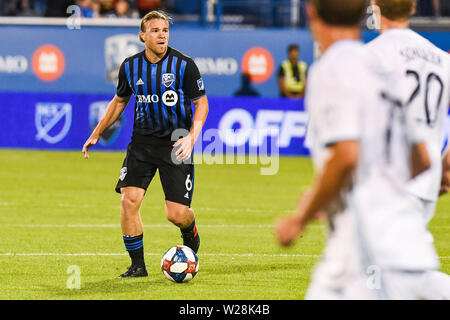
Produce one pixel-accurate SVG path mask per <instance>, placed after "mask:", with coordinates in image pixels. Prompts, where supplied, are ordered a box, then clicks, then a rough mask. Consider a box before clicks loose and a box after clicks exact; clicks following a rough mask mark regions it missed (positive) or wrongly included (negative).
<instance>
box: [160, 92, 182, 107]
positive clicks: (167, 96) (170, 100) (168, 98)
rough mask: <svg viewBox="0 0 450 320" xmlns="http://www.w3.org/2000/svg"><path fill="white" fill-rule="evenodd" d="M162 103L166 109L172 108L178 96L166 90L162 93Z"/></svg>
mask: <svg viewBox="0 0 450 320" xmlns="http://www.w3.org/2000/svg"><path fill="white" fill-rule="evenodd" d="M162 101H163V102H164V104H165V105H166V106H168V107H173V106H174V105H176V104H177V102H178V94H177V93H176V92H175V91H173V90H168V91H166V92H164V93H163V95H162Z"/></svg>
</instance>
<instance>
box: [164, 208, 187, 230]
mask: <svg viewBox="0 0 450 320" xmlns="http://www.w3.org/2000/svg"><path fill="white" fill-rule="evenodd" d="M187 211H188V208H186V207H176V208H168V207H167V206H166V216H167V219H168V220H169V221H170V222H172V223H173V224H174V225H176V226H180V225H183V224H184V223H185V221H186V217H187Z"/></svg>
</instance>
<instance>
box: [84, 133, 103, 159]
mask: <svg viewBox="0 0 450 320" xmlns="http://www.w3.org/2000/svg"><path fill="white" fill-rule="evenodd" d="M98 139H99V137H95V136H94V137H93V136H90V137H89V139H87V140H86V142H85V143H84V146H83V150H81V152H83V154H84V158H85V159H88V158H89V154H88V149H89V148H90V147H92V146H93V145H94V144H96V143H97V142H98Z"/></svg>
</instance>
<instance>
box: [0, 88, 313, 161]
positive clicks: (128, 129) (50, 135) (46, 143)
mask: <svg viewBox="0 0 450 320" xmlns="http://www.w3.org/2000/svg"><path fill="white" fill-rule="evenodd" d="M111 98H112V97H111V95H103V94H55V93H0V101H1V103H0V114H2V131H1V134H0V147H2V148H27V149H28V148H29V149H54V150H81V148H82V146H83V144H84V142H85V141H86V139H87V138H88V137H89V135H90V134H91V132H92V130H93V129H94V128H95V126H96V125H97V123H98V121H99V120H100V118H101V117H102V115H103V112H104V111H105V109H106V107H107V105H108V103H109V100H110V99H111ZM133 104H134V100H133V99H132V100H131V101H130V102H129V104H128V106H127V108H126V109H125V111H124V112H123V114H122V116H121V117H120V118H119V119H118V120H117V121H116V123H114V124H113V125H112V126H111V128H109V129H108V130H107V131H106V132H104V134H103V135H102V138H101V140H100V141H99V143H98V144H97V145H96V146H95V147H93V150H125V149H126V146H127V144H128V143H129V142H130V138H131V134H132V129H133V119H134V114H133V112H134V110H133V109H134V108H133ZM209 104H210V111H209V114H208V118H207V121H206V123H205V125H204V127H203V132H202V134H201V135H200V137H199V139H198V140H197V143H196V146H195V149H194V152H206V153H208V154H210V155H213V154H225V153H230V152H234V153H235V154H243V153H246V154H255V153H258V154H259V153H261V150H263V151H264V153H267V154H273V153H274V152H275V153H279V154H284V155H307V154H308V149H306V148H305V147H304V145H303V143H304V137H305V134H306V122H307V115H306V112H305V111H304V106H303V101H302V100H291V99H258V98H217V97H211V98H209ZM274 148H276V150H275V149H274Z"/></svg>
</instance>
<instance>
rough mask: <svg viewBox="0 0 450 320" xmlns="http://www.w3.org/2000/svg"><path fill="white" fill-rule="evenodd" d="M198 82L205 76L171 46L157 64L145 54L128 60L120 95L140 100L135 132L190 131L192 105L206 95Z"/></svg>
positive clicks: (122, 71) (122, 70) (121, 75)
mask: <svg viewBox="0 0 450 320" xmlns="http://www.w3.org/2000/svg"><path fill="white" fill-rule="evenodd" d="M198 79H201V75H200V72H199V71H198V68H197V66H196V65H195V63H194V61H193V60H192V59H191V58H190V57H188V56H185V55H183V54H182V53H180V52H179V51H177V50H175V49H173V48H170V47H169V48H168V49H167V53H166V54H165V56H164V57H163V58H162V59H161V60H160V61H158V62H157V63H151V62H150V61H149V60H148V59H147V57H146V56H145V51H142V52H139V53H138V54H136V55H133V56H131V57H129V58H127V59H125V61H124V62H123V63H122V65H121V66H120V71H119V82H118V85H117V96H118V97H129V96H131V95H132V94H134V95H135V97H136V103H135V108H134V110H135V112H134V126H133V133H134V134H138V135H152V136H156V137H169V136H170V135H171V133H172V132H173V131H174V130H175V129H179V128H182V129H187V130H190V128H191V126H192V119H193V112H192V106H191V102H192V101H193V100H197V99H199V98H201V97H202V96H204V95H205V94H206V93H205V88H204V85H203V84H202V86H199V85H198V81H197V80H198Z"/></svg>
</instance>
